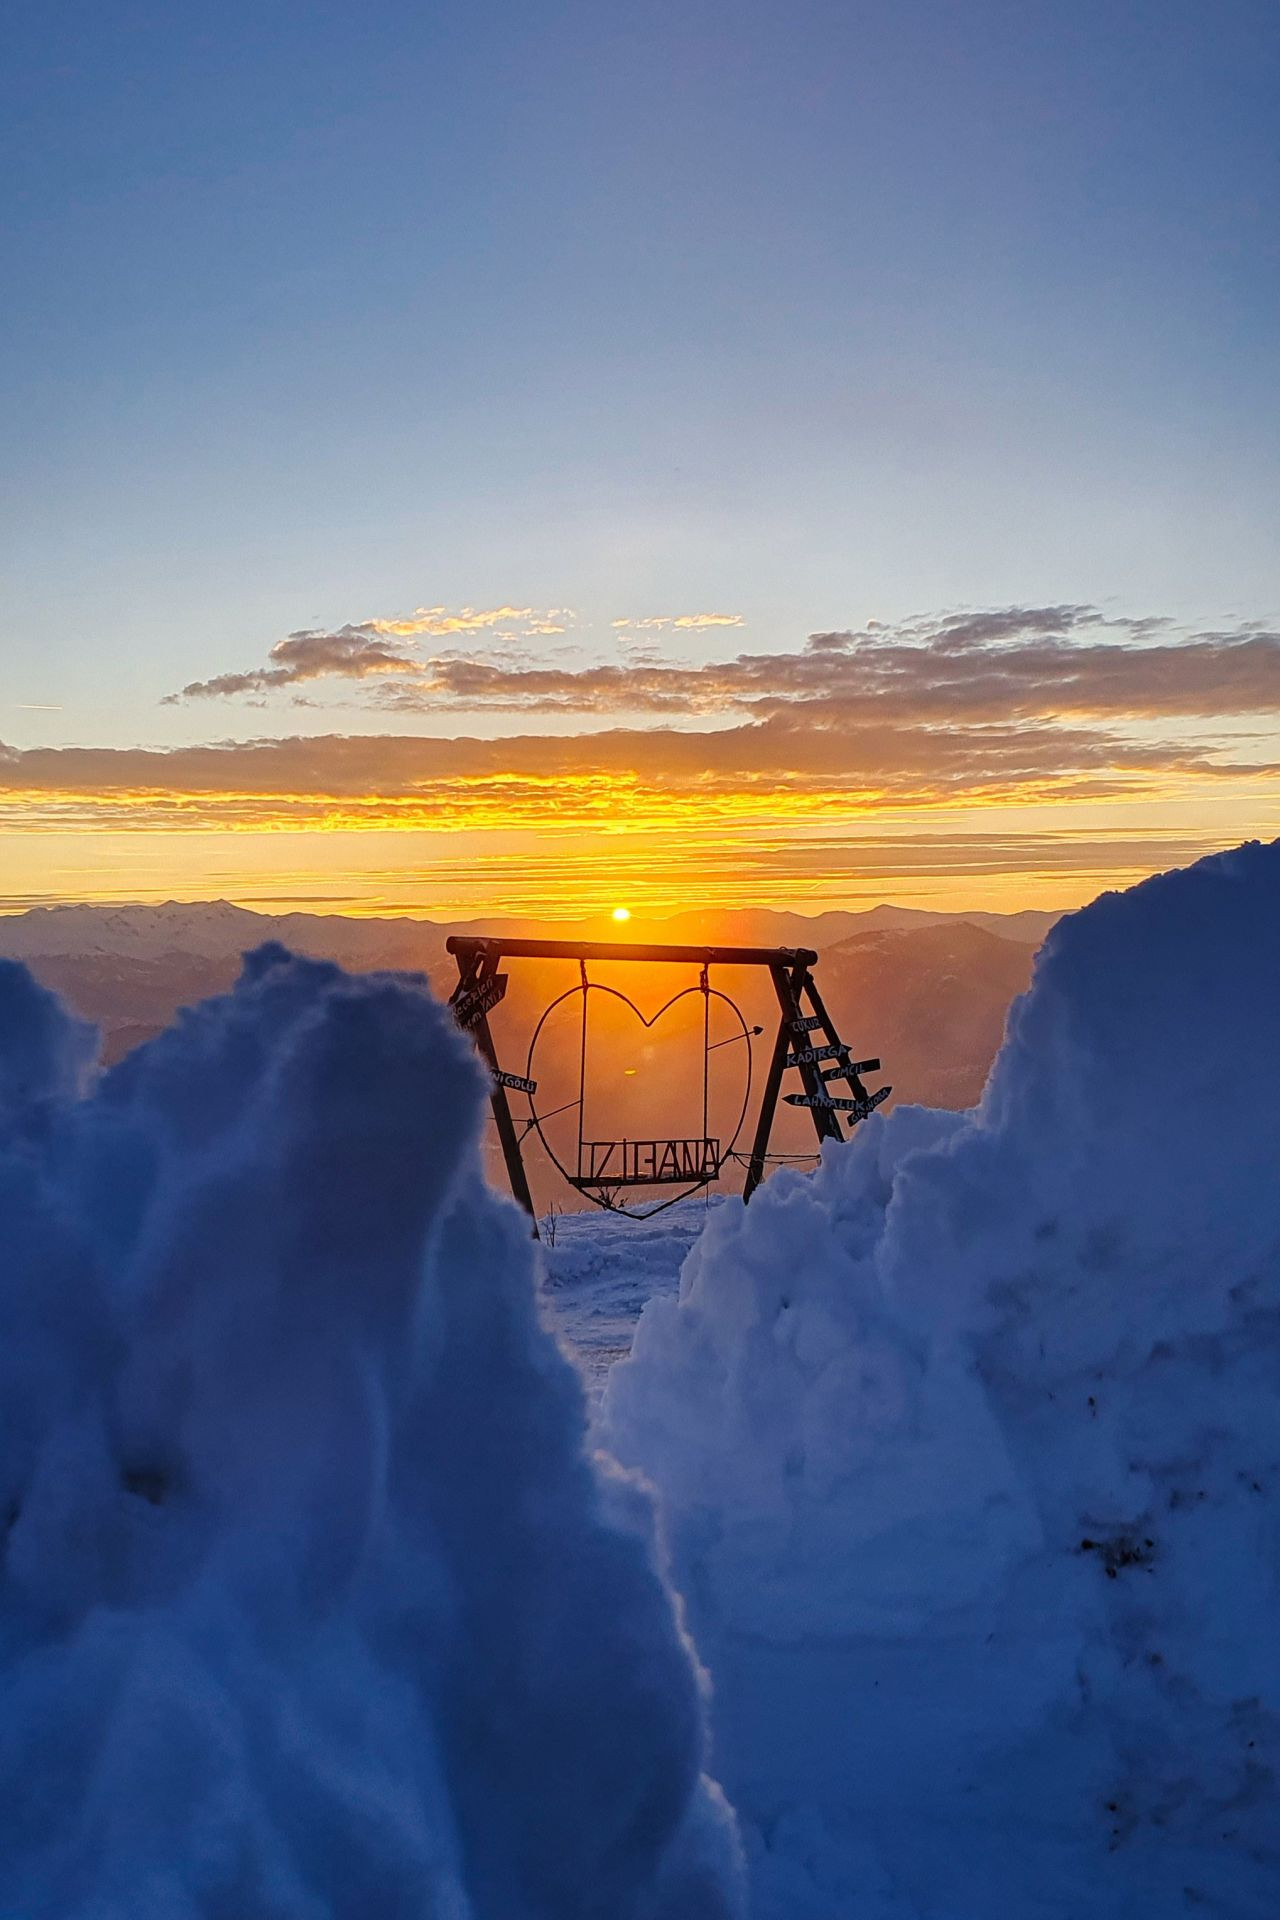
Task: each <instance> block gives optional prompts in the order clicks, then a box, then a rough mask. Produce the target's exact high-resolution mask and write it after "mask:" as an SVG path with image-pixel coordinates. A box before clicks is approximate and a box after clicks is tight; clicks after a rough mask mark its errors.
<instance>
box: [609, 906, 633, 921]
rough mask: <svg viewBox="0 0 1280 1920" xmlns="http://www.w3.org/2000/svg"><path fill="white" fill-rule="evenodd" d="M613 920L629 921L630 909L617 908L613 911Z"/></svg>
mask: <svg viewBox="0 0 1280 1920" xmlns="http://www.w3.org/2000/svg"><path fill="white" fill-rule="evenodd" d="M613 918H614V919H615V920H629V919H630V918H631V909H630V907H615V908H614V910H613Z"/></svg>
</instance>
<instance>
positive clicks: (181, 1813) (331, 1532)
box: [0, 948, 739, 1920]
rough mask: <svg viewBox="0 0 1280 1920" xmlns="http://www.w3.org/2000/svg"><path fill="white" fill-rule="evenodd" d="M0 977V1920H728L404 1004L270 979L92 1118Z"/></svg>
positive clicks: (701, 1809) (504, 1259) (455, 1116)
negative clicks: (0, 1240) (19, 1918)
mask: <svg viewBox="0 0 1280 1920" xmlns="http://www.w3.org/2000/svg"><path fill="white" fill-rule="evenodd" d="M90 1054H91V1048H90V1045H89V1036H87V1035H86V1033H85V1030H84V1029H83V1028H82V1027H81V1026H80V1025H79V1024H78V1023H76V1022H73V1021H72V1020H71V1019H70V1018H69V1017H68V1016H67V1015H66V1014H65V1013H64V1012H63V1011H62V1009H61V1008H60V1007H59V1006H58V1004H57V1003H56V1002H55V1001H54V1000H53V999H52V998H51V997H50V996H49V995H47V994H45V993H44V992H43V991H42V990H41V989H39V988H38V987H36V986H35V985H34V983H33V982H32V981H31V980H30V978H29V976H28V975H27V974H26V973H25V972H24V970H23V969H22V968H21V967H19V966H16V965H14V964H13V963H5V962H0V1219H2V1220H3V1228H4V1247H5V1259H4V1266H3V1272H2V1275H0V1515H2V1516H3V1521H4V1534H3V1536H2V1537H3V1541H4V1557H3V1564H2V1571H0V1912H4V1913H12V1914H15V1915H16V1914H22V1915H23V1916H27V1917H28V1920H33V1917H34V1916H45V1915H48V1916H53V1915H56V1916H58V1920H88V1917H89V1916H93V1920H116V1917H117V1916H118V1920H126V1916H127V1920H183V1917H184V1916H192V1917H194V1916H201V1917H204V1916H209V1917H210V1920H214V1917H216V1920H222V1917H223V1916H225V1920H249V1916H253V1917H255V1920H256V1917H258V1916H272V1917H273V1920H370V1916H374V1915H376V1916H378V1920H395V1917H396V1916H403V1917H404V1920H409V1917H410V1916H412V1920H428V1917H438V1920H526V1917H527V1920H579V1917H580V1920H588V1917H590V1920H604V1916H611V1917H612V1916H634V1920H688V1917H689V1916H699V1917H700V1920H701V1917H702V1916H707V1920H712V1917H713V1916H717V1915H720V1916H728V1915H730V1914H733V1913H736V1912H737V1911H738V1910H739V1897H738V1892H737V1886H738V1874H739V1868H738V1860H737V1842H736V1839H735V1836H734V1832H733V1826H732V1821H731V1818H730V1816H729V1815H728V1813H727V1810H726V1808H725V1805H724V1802H723V1800H722V1798H721V1796H720V1795H719V1793H718V1790H717V1789H715V1788H714V1787H713V1786H712V1785H711V1784H710V1783H709V1782H708V1780H707V1779H706V1777H705V1776H704V1773H703V1765H704V1747H705V1728H704V1699H703V1688H702V1683H701V1677H700V1674H699V1672H698V1669H697V1667H696V1664H695V1661H694V1659H693V1656H692V1653H691V1650H690V1647H689V1644H688V1642H687V1640H686V1639H685V1637H684V1635H683V1633H682V1630H681V1628H680V1625H679V1620H678V1615H677V1611H676V1606H675V1603H674V1601H673V1598H672V1594H671V1591H670V1589H669V1587H668V1586H667V1584H666V1581H665V1579H664V1577H663V1574H662V1572H661V1569H660V1565H659V1561H658V1559H657V1556H656V1553H655V1549H654V1545H653V1540H652V1521H651V1511H650V1507H649V1503H648V1501H647V1499H646V1497H645V1496H644V1494H643V1493H642V1491H641V1490H640V1489H639V1488H638V1487H637V1485H636V1483H635V1482H634V1481H633V1480H631V1479H629V1478H627V1477H626V1476H624V1475H623V1474H621V1473H620V1472H618V1471H616V1470H612V1469H608V1470H606V1469H605V1468H604V1467H603V1466H601V1465H598V1464H595V1463H593V1462H592V1461H591V1460H590V1458H589V1457H588V1455H587V1453H586V1452H585V1450H584V1445H583V1435H584V1425H585V1415H584V1402H583V1394H582V1389H581V1387H580V1384H579V1382H578V1379H577V1377H576V1375H575V1374H574V1372H573V1370H572V1369H571V1367H570V1366H569V1365H568V1363H567V1362H566V1361H565V1360H564V1359H563V1358H562V1357H561V1355H560V1354H559V1352H558V1350H557V1349H556V1347H555V1345H554V1343H553V1341H552V1339H551V1338H550V1336H549V1335H548V1334H547V1333H546V1332H544V1331H543V1329H542V1328H541V1326H540V1324H539V1322H538V1320H537V1316H536V1310H535V1303H534V1291H533V1272H532V1261H533V1254H532V1248H531V1244H530V1242H529V1239H528V1236H527V1230H526V1227H525V1224H524V1222H523V1219H522V1218H521V1217H520V1216H519V1215H517V1213H516V1212H515V1210H514V1209H513V1208H512V1207H511V1206H510V1205H509V1204H507V1203H504V1202H502V1201H500V1200H498V1199H496V1198H495V1197H494V1196H493V1195H492V1194H490V1193H489V1192H488V1191H487V1190H486V1189H485V1188H484V1187H483V1185H482V1182H481V1179H480V1174H479V1165H478V1155H477V1150H476V1146H475V1141H476V1138H477V1129H478V1125H479V1119H480V1111H479V1110H480V1106H481V1103H482V1096H483V1088H482V1084H481V1080H480V1075H479V1071H478V1068H477V1066H476V1063H475V1060H474V1058H473V1056H472V1053H471V1049H470V1048H469V1047H468V1046H467V1044H466V1043H465V1042H464V1041H462V1040H461V1039H460V1038H459V1036H458V1035H457V1034H456V1032H455V1031H454V1030H453V1028H452V1024H451V1022H450V1021H449V1019H448V1017H447V1016H446V1015H445V1014H444V1013H443V1012H442V1010H441V1009H440V1008H439V1007H437V1006H436V1005H435V1004H434V1002H432V1000H431V999H430V997H429V995H428V994H427V992H426V991H425V988H424V987H423V986H422V985H420V984H415V983H414V982H413V981H412V980H408V979H405V978H397V979H393V978H390V977H383V978H379V977H376V976H374V977H368V978H365V979H362V980H359V981H355V980H351V979H348V978H346V977H345V976H344V975H342V974H341V973H340V972H339V970H338V969H337V968H335V967H332V966H328V965H324V964H320V963H316V962H307V961H301V960H294V959H291V958H290V957H289V956H288V955H287V954H286V953H284V952H283V950H281V949H279V948H264V949H262V950H261V951H259V952H258V953H257V954H256V955H253V956H250V959H249V960H248V962H247V963H246V969H245V975H244V978H243V980H242V981H241V983H240V986H239V987H238V988H237V990H236V991H235V992H234V993H233V994H232V995H230V996H228V997H226V998H224V999H220V1000H216V1001H211V1002H208V1003H206V1004H205V1005H203V1006H201V1007H199V1008H197V1009H196V1010H194V1011H193V1012H189V1013H187V1014H185V1015H183V1016H181V1017H180V1018H179V1021H178V1022H177V1024H176V1025H175V1026H174V1027H173V1028H172V1029H171V1030H170V1031H168V1032H167V1033H165V1034H164V1035H162V1036H161V1037H160V1038H159V1039H157V1040H156V1041H155V1042H153V1043H152V1044H151V1045H149V1046H148V1047H146V1048H144V1049H142V1050H141V1051H140V1052H139V1053H137V1054H136V1055H134V1056H132V1057H131V1058H130V1059H128V1060H127V1061H126V1062H124V1063H123V1064H122V1065H121V1067H119V1068H118V1069H116V1070H115V1071H114V1072H113V1073H111V1074H109V1075H107V1076H106V1077H105V1078H104V1079H102V1080H101V1081H100V1082H97V1083H96V1084H93V1085H90V1083H89V1082H88V1080H87V1074H88V1069H89V1063H90Z"/></svg>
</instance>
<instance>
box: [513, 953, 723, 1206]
mask: <svg viewBox="0 0 1280 1920" xmlns="http://www.w3.org/2000/svg"><path fill="white" fill-rule="evenodd" d="M588 993H607V994H610V995H611V996H612V997H613V999H615V1000H621V1002H622V1004H623V1006H625V1007H629V1008H630V1009H631V1011H632V1013H634V1015H635V1016H636V1019H637V1020H638V1021H639V1022H640V1025H641V1026H642V1027H646V1028H653V1027H656V1026H657V1024H658V1022H659V1020H661V1018H662V1016H663V1014H664V1013H669V1012H670V1011H671V1009H672V1007H674V1006H675V1005H676V1003H677V1001H680V1000H686V999H688V997H689V995H690V994H692V993H697V994H704V995H706V996H707V997H708V998H709V999H712V1000H723V1001H724V1004H725V1005H726V1007H728V1009H729V1011H730V1012H731V1013H732V1014H733V1016H734V1018H735V1019H736V1020H737V1022H738V1025H739V1027H740V1028H741V1029H742V1032H741V1038H742V1039H743V1040H745V1041H746V1044H747V1071H746V1076H745V1080H744V1083H743V1089H742V1107H741V1110H740V1112H739V1114H738V1118H737V1121H736V1122H735V1124H734V1129H733V1133H732V1135H731V1136H730V1139H729V1142H728V1145H727V1146H725V1147H724V1148H723V1149H722V1151H721V1155H720V1161H719V1164H718V1165H717V1167H716V1171H715V1173H714V1174H708V1175H707V1176H706V1178H705V1179H702V1180H695V1181H693V1182H692V1184H691V1185H686V1186H682V1187H681V1189H680V1191H679V1193H673V1194H671V1195H670V1196H669V1197H668V1198H667V1199H666V1200H659V1201H658V1202H656V1204H655V1205H654V1206H652V1207H645V1208H643V1209H642V1210H641V1209H637V1208H634V1207H624V1206H620V1205H619V1204H618V1203H617V1202H616V1201H611V1200H608V1199H606V1198H604V1197H603V1195H600V1194H595V1193H592V1191H591V1190H590V1188H589V1187H583V1186H579V1185H578V1182H577V1180H576V1179H575V1177H574V1175H573V1174H571V1173H570V1171H569V1169H568V1167H566V1166H565V1164H564V1162H563V1160H561V1158H560V1156H559V1154H558V1153H557V1152H556V1150H555V1148H554V1147H553V1146H552V1144H551V1142H550V1140H548V1138H547V1136H546V1133H545V1132H544V1130H543V1125H542V1120H543V1118H544V1117H545V1118H546V1119H550V1118H551V1117H552V1116H551V1115H550V1114H547V1115H545V1116H540V1115H539V1113H538V1110H537V1108H536V1107H535V1106H534V1104H533V1095H532V1094H529V1095H528V1096H527V1098H528V1101H529V1114H530V1125H531V1126H532V1128H533V1130H534V1131H535V1132H536V1134H537V1136H538V1138H539V1140H541V1142H542V1144H543V1147H544V1148H545V1150H546V1154H547V1158H548V1159H549V1160H550V1162H551V1164H552V1166H553V1167H555V1168H556V1170H557V1171H558V1172H559V1173H560V1174H561V1175H562V1177H563V1178H564V1179H565V1180H566V1181H567V1182H568V1183H569V1185H570V1186H572V1187H573V1188H574V1189H575V1191H576V1192H578V1193H582V1194H585V1195H586V1198H587V1199H588V1200H590V1202H591V1204H592V1206H595V1207H601V1208H603V1210H604V1211H605V1212H606V1213H621V1214H624V1215H625V1216H626V1218H627V1219H628V1220H650V1219H652V1217H653V1215H654V1214H655V1213H662V1212H664V1211H665V1209H666V1208H667V1207H674V1206H676V1205H677V1203H678V1202H679V1201H681V1200H687V1199H689V1197H690V1195H692V1194H695V1193H699V1192H701V1190H702V1189H703V1188H704V1187H707V1186H710V1184H711V1182H712V1180H714V1179H716V1178H717V1177H718V1176H719V1172H720V1167H722V1166H723V1165H724V1162H725V1161H726V1160H728V1159H731V1158H732V1156H733V1152H734V1149H735V1148H736V1146H737V1144H738V1136H739V1134H740V1133H741V1132H742V1128H743V1124H744V1122H745V1120H746V1117H747V1109H748V1107H749V1106H750V1104H751V1028H750V1027H749V1026H748V1025H747V1023H746V1020H745V1019H744V1017H743V1013H742V1009H741V1007H739V1005H738V1003H737V1002H736V1000H731V999H730V998H729V995H728V994H727V993H721V991H720V989H719V988H718V987H710V986H696V987H682V988H681V989H680V991H679V993H673V994H672V996H671V998H670V999H669V1000H666V1001H664V1002H663V1004H662V1005H661V1006H660V1007H659V1008H658V1011H657V1012H656V1013H654V1014H650V1016H649V1017H648V1019H646V1018H645V1016H644V1014H643V1013H641V1011H640V1009H639V1007H638V1006H637V1005H636V1003H635V1001H634V1000H633V999H632V998H631V996H630V995H629V994H626V993H623V992H621V991H620V989H619V988H617V987H606V986H604V985H602V984H601V983H600V982H599V981H597V980H582V981H580V982H579V983H578V985H577V986H576V987H569V988H567V989H566V990H565V992H564V993H561V994H558V995H557V996H556V998H555V999H554V1000H553V1001H552V1002H551V1003H550V1005H549V1006H547V1007H545V1008H544V1009H543V1012H542V1017H541V1019H540V1020H539V1021H538V1024H537V1026H536V1027H535V1028H534V1030H533V1033H532V1035H531V1036H530V1040H529V1053H528V1057H527V1059H526V1062H525V1076H526V1078H528V1079H529V1080H533V1079H535V1078H536V1075H535V1074H534V1071H533V1056H534V1054H535V1052H536V1051H537V1046H538V1036H539V1035H540V1034H541V1032H542V1029H543V1027H545V1025H546V1024H547V1021H548V1020H549V1019H550V1018H551V1015H552V1014H553V1013H554V1012H555V1010H556V1008H557V1007H562V1006H563V1005H564V1003H565V1001H566V1000H573V999H576V997H577V996H578V995H579V994H583V995H584V996H585V995H586V994H588ZM584 1013H585V1007H584ZM730 1038H731V1039H733V1040H737V1039H738V1038H739V1035H738V1034H736V1033H735V1034H733V1035H731V1036H730ZM727 1044H728V1042H727V1041H723V1040H719V1041H717V1042H716V1045H717V1046H726V1045H727ZM708 1051H710V1050H709V1049H708V1048H707V1047H706V1045H705V1042H704V1047H703V1074H704V1076H705V1074H706V1072H707V1065H706V1062H707V1054H708ZM585 1097H586V1090H585V1085H584V1084H580V1086H579V1100H582V1099H585ZM573 1104H575V1105H577V1104H578V1103H577V1102H574V1103H573ZM555 1111H556V1112H563V1111H564V1109H563V1108H556V1109H555ZM579 1124H581V1117H579Z"/></svg>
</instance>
